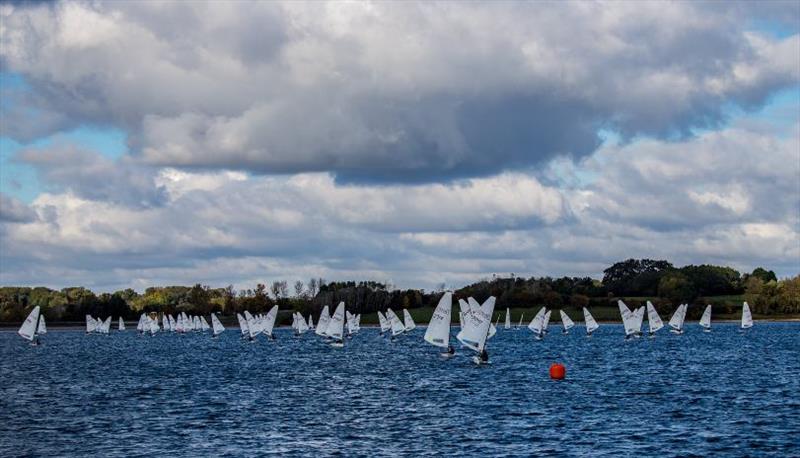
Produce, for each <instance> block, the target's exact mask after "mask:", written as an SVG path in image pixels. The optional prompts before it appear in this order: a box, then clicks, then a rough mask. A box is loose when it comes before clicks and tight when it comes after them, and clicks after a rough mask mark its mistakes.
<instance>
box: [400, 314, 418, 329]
mask: <svg viewBox="0 0 800 458" xmlns="http://www.w3.org/2000/svg"><path fill="white" fill-rule="evenodd" d="M403 321H405V323H404V326H405V328H406V332H408V331H411V330H412V329H414V328H416V327H417V324H416V323H414V319H413V318H411V314H410V313H408V309H403Z"/></svg>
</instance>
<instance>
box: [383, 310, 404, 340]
mask: <svg viewBox="0 0 800 458" xmlns="http://www.w3.org/2000/svg"><path fill="white" fill-rule="evenodd" d="M386 319H387V320H389V325H391V327H392V336H393V337H394V336H396V335H398V334H402V333H404V332H405V331H406V326H405V325H404V324H403V322H402V321H400V318H399V317H398V316H397V314H396V313H394V310H392V309H386Z"/></svg>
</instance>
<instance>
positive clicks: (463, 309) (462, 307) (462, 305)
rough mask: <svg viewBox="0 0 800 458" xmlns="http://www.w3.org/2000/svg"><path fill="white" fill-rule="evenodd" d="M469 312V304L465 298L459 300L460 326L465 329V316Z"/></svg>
mask: <svg viewBox="0 0 800 458" xmlns="http://www.w3.org/2000/svg"><path fill="white" fill-rule="evenodd" d="M468 313H469V305H468V304H467V301H465V300H464V299H459V300H458V327H459V329H461V330H463V329H464V317H465V316H466V315H467V314H468Z"/></svg>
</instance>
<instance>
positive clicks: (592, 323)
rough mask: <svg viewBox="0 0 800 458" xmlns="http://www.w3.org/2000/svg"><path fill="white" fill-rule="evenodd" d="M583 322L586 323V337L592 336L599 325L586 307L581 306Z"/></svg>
mask: <svg viewBox="0 0 800 458" xmlns="http://www.w3.org/2000/svg"><path fill="white" fill-rule="evenodd" d="M583 322H584V323H585V324H586V337H592V333H593V332H594V331H596V330H597V328H599V327H600V325H599V324H597V321H596V320H595V319H594V317H593V316H592V314H591V313H589V309H587V308H586V307H584V308H583Z"/></svg>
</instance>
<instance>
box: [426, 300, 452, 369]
mask: <svg viewBox="0 0 800 458" xmlns="http://www.w3.org/2000/svg"><path fill="white" fill-rule="evenodd" d="M452 309H453V293H450V292H447V293H444V295H443V296H442V298H441V299H439V303H438V304H437V305H436V309H434V311H433V315H432V316H431V321H430V323H428V329H426V330H425V337H424V338H425V342H428V343H429V344H431V345H435V346H437V347H442V348H446V349H447V351H446V352H444V353H441V356H443V357H446V358H449V357H451V356H453V355H455V353H456V352H455V349H453V346H452V345H450V319H451V316H452V315H451V314H452Z"/></svg>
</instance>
